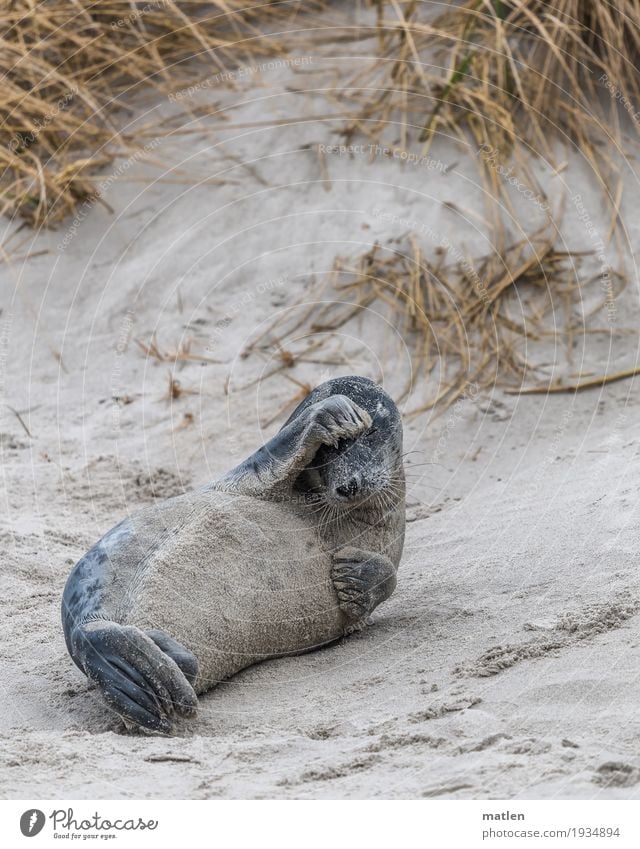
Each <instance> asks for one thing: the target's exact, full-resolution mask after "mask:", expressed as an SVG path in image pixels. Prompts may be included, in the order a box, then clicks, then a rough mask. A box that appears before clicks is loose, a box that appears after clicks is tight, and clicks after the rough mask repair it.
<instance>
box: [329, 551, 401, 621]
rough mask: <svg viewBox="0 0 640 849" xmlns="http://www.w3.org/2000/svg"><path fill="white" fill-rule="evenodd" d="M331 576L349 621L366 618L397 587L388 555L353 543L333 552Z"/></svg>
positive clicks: (393, 568)
mask: <svg viewBox="0 0 640 849" xmlns="http://www.w3.org/2000/svg"><path fill="white" fill-rule="evenodd" d="M331 578H332V580H333V586H334V588H335V590H336V593H337V595H338V602H339V604H340V610H342V612H343V613H344V615H345V618H346V620H347V624H348V625H354V624H355V623H356V622H360V621H362V620H363V619H366V617H367V616H369V615H370V614H371V613H372V612H373V611H374V610H375V609H376V607H377V606H378V605H379V604H381V603H382V602H383V601H385V600H386V599H388V598H389V596H390V595H391V593H392V592H393V591H394V590H395V588H396V570H395V567H394V565H393V563H392V562H391V560H389V558H388V557H385V556H384V555H382V554H374V553H373V552H371V551H364V550H363V549H361V548H354V547H353V546H345V547H344V548H341V549H340V550H339V551H337V552H336V553H335V554H334V555H333V568H332V570H331Z"/></svg>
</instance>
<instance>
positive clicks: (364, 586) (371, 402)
mask: <svg viewBox="0 0 640 849" xmlns="http://www.w3.org/2000/svg"><path fill="white" fill-rule="evenodd" d="M404 502H405V480H404V470H403V461H402V422H401V418H400V414H399V412H398V409H397V408H396V405H395V404H394V402H393V401H392V400H391V398H390V397H389V396H388V395H387V394H386V393H385V392H384V391H383V390H382V389H381V388H380V387H379V386H377V385H376V384H375V383H373V382H372V381H370V380H367V379H365V378H362V377H344V378H336V379H334V380H330V381H328V382H326V383H323V384H322V385H320V386H318V387H317V388H316V389H315V390H314V391H313V392H311V394H310V395H308V396H307V397H306V398H305V399H304V401H302V403H301V404H300V405H299V406H298V407H297V408H296V410H294V412H293V413H292V415H291V416H290V417H289V419H288V420H287V422H285V424H284V425H283V426H282V428H281V429H280V431H279V432H278V433H277V434H276V435H275V436H274V437H273V438H272V439H270V440H269V441H268V442H267V443H266V444H265V445H263V446H262V448H260V449H259V450H258V451H256V453H255V454H252V455H251V456H250V457H249V458H248V459H247V460H245V461H244V462H243V463H241V464H240V465H239V466H237V467H236V468H234V469H232V471H230V472H229V473H228V474H226V475H224V477H222V478H221V479H219V480H217V481H215V482H213V483H211V484H208V485H206V486H204V487H203V488H201V489H199V490H196V491H194V492H190V493H187V494H185V495H180V496H178V497H176V498H170V499H167V500H166V501H163V502H161V503H159V504H157V505H153V506H151V507H148V508H146V509H144V510H142V511H140V512H139V513H137V514H135V515H133V516H131V517H130V518H127V519H125V520H123V521H122V522H120V524H118V525H116V526H115V527H114V528H112V529H111V530H110V531H108V532H107V533H106V534H105V535H104V536H103V537H102V539H101V540H100V541H99V542H97V543H96V545H94V546H93V548H91V549H90V551H88V552H87V554H85V555H84V557H83V558H82V559H81V560H80V561H79V562H78V563H77V564H76V566H75V567H74V569H73V571H72V572H71V574H70V576H69V579H68V581H67V584H66V587H65V590H64V593H63V599H62V623H63V629H64V634H65V639H66V644H67V648H68V651H69V654H70V655H71V657H72V658H73V660H74V662H75V663H76V665H77V666H78V667H79V669H80V670H81V671H82V672H84V673H85V674H86V675H87V676H88V677H89V678H90V679H91V680H92V681H93V682H95V683H96V684H97V685H98V687H99V688H100V689H101V691H102V694H103V696H104V698H105V700H106V701H107V703H108V704H109V705H110V706H111V707H112V708H113V709H114V710H115V711H116V712H117V713H118V714H119V715H120V716H121V717H122V718H123V719H124V720H125V722H126V723H127V725H135V726H138V727H140V728H143V729H147V730H151V731H159V732H163V733H169V732H170V731H171V730H172V728H173V723H174V719H175V716H176V715H181V716H191V715H193V714H194V713H195V711H196V708H197V696H196V694H200V693H203V692H205V691H206V690H208V689H209V688H211V687H212V686H214V685H215V684H216V683H218V682H220V681H222V680H224V679H226V678H228V677H229V676H231V675H233V674H234V673H236V672H238V671H239V670H240V669H243V668H245V667H247V666H250V665H251V664H254V663H257V662H258V661H261V660H265V659H268V658H274V657H281V656H284V655H289V654H298V653H301V652H305V651H308V650H310V649H314V648H317V647H319V646H322V645H325V644H327V643H330V642H332V641H334V640H336V639H339V638H340V637H342V636H343V635H345V634H346V633H348V632H349V631H350V630H353V628H354V627H356V626H358V625H359V623H361V622H362V621H363V620H365V619H366V618H367V617H368V616H369V614H370V613H371V612H372V611H373V610H374V609H375V608H376V607H377V606H378V605H379V604H380V603H381V602H383V601H384V600H385V599H387V598H388V597H389V596H390V595H391V593H392V592H393V590H394V589H395V586H396V572H397V569H398V564H399V562H400V557H401V554H402V547H403V543H404V528H405V503H404Z"/></svg>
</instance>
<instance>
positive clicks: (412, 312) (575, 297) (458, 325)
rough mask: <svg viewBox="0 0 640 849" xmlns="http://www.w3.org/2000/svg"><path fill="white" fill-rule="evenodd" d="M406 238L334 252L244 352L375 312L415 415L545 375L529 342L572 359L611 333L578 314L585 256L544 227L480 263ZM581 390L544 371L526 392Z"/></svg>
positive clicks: (335, 328) (616, 282)
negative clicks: (387, 330) (564, 247)
mask: <svg viewBox="0 0 640 849" xmlns="http://www.w3.org/2000/svg"><path fill="white" fill-rule="evenodd" d="M405 243H406V248H405V249H400V248H397V247H395V246H390V247H388V248H383V247H382V246H381V245H379V244H377V243H376V244H375V245H374V246H373V247H372V248H370V249H369V250H367V251H365V252H364V253H363V254H361V255H359V256H356V257H355V258H344V257H339V258H338V259H337V260H336V263H335V266H334V270H333V274H332V276H331V278H330V280H329V282H328V283H327V282H326V278H325V282H324V283H322V282H320V283H318V284H316V285H315V289H314V291H312V292H309V291H307V292H305V293H304V297H303V299H301V300H300V304H299V306H298V308H294V309H292V310H291V311H290V315H291V316H292V318H290V319H289V320H285V321H283V320H282V319H281V318H279V319H278V320H277V322H276V323H275V324H274V325H273V326H271V327H268V328H266V330H265V331H263V333H262V334H261V336H260V337H259V338H257V339H255V340H253V341H252V343H251V346H250V348H249V349H248V351H247V353H251V352H252V351H255V350H260V349H261V348H262V349H270V350H273V349H274V346H275V349H276V350H277V349H279V348H281V347H282V346H283V345H284V346H291V347H293V345H294V342H293V340H300V339H304V340H305V344H307V345H308V344H310V342H312V340H313V337H314V334H322V340H323V342H324V344H327V339H326V335H327V334H332V333H339V334H342V333H343V330H344V328H345V327H346V326H347V325H349V324H350V323H351V322H354V321H357V320H358V318H359V317H362V318H364V320H367V319H368V318H370V313H371V312H376V313H378V314H380V315H382V316H383V317H384V319H385V323H386V324H388V326H390V327H393V328H394V339H395V344H396V346H398V348H406V349H407V350H408V354H409V359H410V361H411V364H412V374H411V375H410V377H409V379H408V380H407V383H406V385H405V387H404V388H403V389H401V390H400V391H399V392H398V393H397V395H396V397H397V399H398V400H399V401H402V400H404V399H406V398H408V397H409V396H411V398H412V400H413V401H414V402H415V406H414V409H413V410H412V413H413V414H417V413H420V412H424V411H426V410H430V409H432V408H435V407H438V408H440V409H442V410H444V409H446V408H447V407H449V406H450V405H451V404H453V403H454V402H455V401H456V400H457V399H458V398H459V397H460V396H462V395H464V394H465V393H467V392H468V391H469V390H470V387H473V394H475V393H476V392H479V391H483V390H487V389H491V388H492V387H494V386H501V387H502V388H505V389H507V390H511V391H517V392H521V391H523V385H524V383H525V382H531V381H532V380H534V379H538V378H541V377H542V374H541V370H540V369H541V367H542V366H543V365H544V366H550V365H552V364H551V363H548V362H547V363H541V362H531V361H530V359H529V354H530V353H531V352H534V351H535V350H536V343H540V342H543V341H544V342H546V343H547V344H545V345H544V351H545V355H548V352H549V350H553V348H554V346H553V345H552V346H549V344H548V343H549V341H550V340H551V341H554V342H555V348H556V349H557V350H556V355H557V357H558V359H559V360H560V359H563V358H564V360H565V362H567V361H568V362H571V361H572V357H573V353H574V342H575V341H576V340H577V341H578V342H579V341H580V337H582V338H584V337H585V336H586V335H587V334H592V333H605V334H611V333H612V328H611V327H597V326H594V324H593V322H591V321H590V319H591V317H592V316H591V314H590V315H585V313H584V309H583V304H582V303H581V297H582V295H583V293H584V291H585V288H586V287H588V286H589V285H592V286H593V285H597V284H598V278H594V279H593V280H590V281H589V280H584V279H581V276H580V275H581V272H580V265H581V262H582V258H583V257H584V256H586V254H584V253H582V254H580V253H568V252H560V251H557V250H556V249H555V248H554V238H553V237H552V236H549V235H547V234H546V233H545V232H543V231H541V232H539V233H537V234H536V235H535V236H534V237H532V238H530V239H527V240H523V241H521V242H517V243H515V244H511V245H509V246H508V247H506V248H505V249H503V250H496V251H494V252H493V253H491V254H489V255H487V256H484V257H480V258H479V259H477V260H472V259H468V260H467V259H465V260H457V261H455V262H452V261H451V260H450V258H449V256H448V254H447V252H446V250H444V249H438V251H437V252H436V257H435V260H432V261H430V260H429V259H428V258H427V257H426V256H425V255H424V253H423V252H422V250H421V248H420V247H419V245H418V243H417V242H416V240H415V238H413V237H405ZM611 280H612V287H611V289H610V291H608V292H607V293H606V294H605V293H603V304H602V305H603V306H604V304H605V302H606V301H607V300H608V299H610V300H611V301H613V299H614V298H615V297H617V295H619V293H620V291H621V290H622V289H623V287H624V284H625V280H624V277H623V276H622V275H621V274H618V273H615V272H612V273H611ZM303 305H304V306H303ZM598 311H599V309H598V310H596V312H598ZM356 335H358V334H356ZM379 341H381V340H379ZM386 341H388V340H386ZM386 341H385V343H384V344H382V342H381V346H380V347H381V349H384V350H385V351H386V356H387V360H388V362H401V361H403V359H404V357H402V356H401V354H402V352H401V351H400V350H398V351H396V352H395V353H391V351H392V350H393V348H390V347H389V345H388V344H386ZM393 341H394V340H393V339H392V340H391V342H392V343H393ZM368 344H370V345H374V347H375V344H376V343H375V341H374V340H369V343H368ZM541 350H542V347H541ZM625 376H630V375H625ZM613 379H621V378H620V377H616V376H614V375H612V376H611V377H610V378H604V379H601V378H595V379H594V380H592V381H585V382H584V388H587V386H590V385H601V384H602V383H603V382H608V381H609V380H613ZM579 388H583V387H582V386H580V385H576V386H574V385H571V384H564V383H563V384H557V383H556V384H551V383H550V382H549V379H548V377H547V378H546V383H544V384H542V385H541V387H534V389H533V390H524V391H548V390H549V389H551V391H564V390H569V389H579Z"/></svg>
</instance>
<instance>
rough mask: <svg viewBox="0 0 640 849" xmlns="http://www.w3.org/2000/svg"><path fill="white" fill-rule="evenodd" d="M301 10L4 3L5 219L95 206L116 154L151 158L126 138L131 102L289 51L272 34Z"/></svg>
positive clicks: (0, 102)
mask: <svg viewBox="0 0 640 849" xmlns="http://www.w3.org/2000/svg"><path fill="white" fill-rule="evenodd" d="M297 7H298V4H297V3H285V4H268V3H267V4H264V3H254V4H250V3H245V2H240V0H218V2H215V1H214V2H210V3H209V2H207V3H205V2H197V1H196V2H177V0H176V2H173V0H145V2H130V0H104V2H102V1H101V2H95V1H94V2H90V0H55V2H46V0H45V2H39V3H35V2H33V0H11V2H7V3H4V4H3V8H2V10H1V11H0V32H1V33H2V35H0V72H1V76H0V169H1V170H0V174H1V176H0V212H2V213H3V214H18V215H20V216H21V217H23V218H25V219H27V220H28V221H30V222H31V223H33V224H41V223H43V222H47V223H48V222H52V221H56V220H58V219H61V218H62V217H64V216H65V215H67V214H69V213H70V212H72V211H73V210H74V208H75V207H76V206H77V205H78V203H80V202H82V201H83V200H85V199H87V198H94V197H95V196H96V192H95V187H94V183H93V181H92V180H91V174H92V173H93V172H94V171H95V169H97V168H99V167H102V166H104V165H105V164H107V163H108V162H109V161H110V160H111V159H112V157H113V156H114V155H116V154H119V155H123V154H125V155H132V154H133V155H136V153H141V152H142V153H144V152H145V149H144V146H143V144H142V142H141V141H140V140H139V139H136V138H132V137H131V136H127V135H124V134H123V133H122V132H121V130H120V127H121V123H122V122H121V116H120V115H119V112H120V110H121V108H122V106H123V105H125V104H126V99H127V98H129V97H130V95H131V94H134V93H137V92H138V91H140V90H142V89H144V88H145V87H149V86H155V87H156V88H157V89H159V90H160V91H162V92H163V93H165V94H166V93H169V92H175V91H176V89H179V88H180V87H181V86H184V85H187V84H189V83H192V82H194V81H195V80H197V79H198V78H199V79H202V78H203V77H206V76H211V75H214V74H216V73H219V72H224V71H228V70H229V69H233V68H234V67H236V66H237V65H238V64H242V63H243V62H250V61H251V60H254V59H255V58H256V57H257V56H264V55H274V54H277V53H280V52H281V51H282V50H283V47H282V44H281V40H279V39H277V38H274V39H272V38H270V37H268V36H267V35H265V34H264V33H265V31H266V30H268V29H269V27H271V26H272V25H273V24H274V23H276V22H282V21H283V19H285V17H287V16H291V15H295V14H296V12H297V11H299V10H298V8H297ZM194 58H197V59H198V62H196V63H194V62H192V61H190V60H192V59H194ZM224 82H225V80H224V79H223V80H222V81H221V84H223V83H224Z"/></svg>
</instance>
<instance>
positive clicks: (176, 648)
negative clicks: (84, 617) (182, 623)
mask: <svg viewBox="0 0 640 849" xmlns="http://www.w3.org/2000/svg"><path fill="white" fill-rule="evenodd" d="M151 634H152V635H154V636H153V637H152V636H148V635H147V634H145V633H143V632H142V631H141V630H140V629H139V628H135V627H133V626H128V625H118V624H117V623H116V622H110V621H108V620H103V619H95V620H92V621H90V622H87V623H85V624H83V625H81V626H79V627H77V628H75V629H74V631H73V632H72V635H71V643H72V650H73V654H74V659H75V660H76V661H77V662H78V663H79V665H80V666H81V667H82V668H83V669H84V671H85V673H86V675H87V676H88V677H89V678H90V679H91V680H92V681H94V682H95V683H96V684H97V685H98V687H100V689H101V691H102V694H103V696H104V698H105V700H106V702H107V703H108V704H109V705H110V706H111V707H112V708H113V709H114V710H115V711H116V712H117V713H118V714H119V715H120V716H121V717H122V718H123V719H124V720H125V721H126V722H129V723H134V724H135V725H138V726H140V727H142V728H146V729H148V730H149V731H159V732H161V733H163V734H169V733H170V732H171V730H172V729H173V719H174V717H175V716H176V715H179V716H193V715H194V714H195V713H196V710H197V707H198V699H197V697H196V694H195V692H194V690H193V687H192V686H191V684H190V683H189V681H188V680H187V678H186V677H185V673H184V672H183V670H182V669H181V668H180V664H179V663H178V662H177V661H176V659H174V658H175V657H176V655H177V656H179V658H180V660H181V661H182V662H183V664H185V665H186V666H187V667H188V669H189V671H190V672H191V671H192V670H193V669H194V665H195V670H196V671H197V662H196V660H195V658H194V657H193V655H190V652H188V651H187V650H186V649H185V648H184V647H183V646H181V645H180V644H179V643H177V642H176V641H175V640H172V639H171V638H170V637H169V636H168V635H167V634H164V632H163V631H152V632H151ZM167 641H169V642H167ZM161 642H162V643H164V645H165V646H167V647H168V648H170V649H171V655H173V656H170V653H169V652H167V651H166V650H165V649H164V647H163V646H161Z"/></svg>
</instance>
